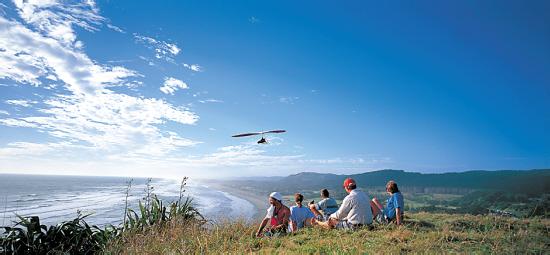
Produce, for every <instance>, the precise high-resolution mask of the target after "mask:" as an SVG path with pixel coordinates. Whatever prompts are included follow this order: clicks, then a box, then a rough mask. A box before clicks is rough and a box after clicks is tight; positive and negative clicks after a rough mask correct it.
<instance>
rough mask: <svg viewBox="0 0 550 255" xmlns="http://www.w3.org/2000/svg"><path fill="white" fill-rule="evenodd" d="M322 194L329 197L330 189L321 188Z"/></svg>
mask: <svg viewBox="0 0 550 255" xmlns="http://www.w3.org/2000/svg"><path fill="white" fill-rule="evenodd" d="M321 196H323V197H328V189H322V190H321Z"/></svg>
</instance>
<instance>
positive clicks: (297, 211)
mask: <svg viewBox="0 0 550 255" xmlns="http://www.w3.org/2000/svg"><path fill="white" fill-rule="evenodd" d="M294 201H295V202H296V205H295V206H292V207H290V232H296V231H297V230H298V229H300V228H303V227H305V226H310V225H311V221H312V220H313V217H314V215H313V213H312V212H311V211H310V210H309V208H307V207H305V206H302V201H304V196H303V195H302V194H300V193H296V194H294Z"/></svg>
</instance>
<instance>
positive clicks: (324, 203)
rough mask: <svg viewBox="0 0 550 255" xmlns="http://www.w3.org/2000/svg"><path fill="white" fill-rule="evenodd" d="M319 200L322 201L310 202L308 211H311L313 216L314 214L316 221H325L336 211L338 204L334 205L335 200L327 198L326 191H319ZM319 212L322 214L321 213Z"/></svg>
mask: <svg viewBox="0 0 550 255" xmlns="http://www.w3.org/2000/svg"><path fill="white" fill-rule="evenodd" d="M321 198H322V200H321V201H319V202H317V203H314V202H313V201H311V203H310V204H309V209H311V211H312V212H313V214H315V217H316V218H317V220H320V221H327V220H328V216H329V215H331V214H333V213H335V212H336V211H337V210H338V203H336V200H334V198H332V197H329V193H328V190H327V189H322V190H321ZM319 211H323V212H322V213H321V212H319Z"/></svg>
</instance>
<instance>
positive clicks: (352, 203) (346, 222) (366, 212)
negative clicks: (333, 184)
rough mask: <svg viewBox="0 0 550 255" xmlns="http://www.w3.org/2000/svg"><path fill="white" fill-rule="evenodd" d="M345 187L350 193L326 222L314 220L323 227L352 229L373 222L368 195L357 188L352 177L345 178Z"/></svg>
mask: <svg viewBox="0 0 550 255" xmlns="http://www.w3.org/2000/svg"><path fill="white" fill-rule="evenodd" d="M343 186H344V189H345V190H346V192H347V193H348V195H347V196H346V197H345V198H344V200H343V201H342V205H340V207H339V208H338V210H337V211H336V212H335V213H333V214H331V215H330V217H329V219H328V221H326V222H317V221H316V222H314V224H315V225H318V226H320V227H323V228H336V229H351V230H355V229H357V228H358V227H361V226H364V225H370V224H372V211H371V207H370V199H369V197H368V195H367V194H366V193H365V192H363V191H361V190H358V189H357V184H356V183H355V180H353V179H352V178H346V179H345V180H344V185H343Z"/></svg>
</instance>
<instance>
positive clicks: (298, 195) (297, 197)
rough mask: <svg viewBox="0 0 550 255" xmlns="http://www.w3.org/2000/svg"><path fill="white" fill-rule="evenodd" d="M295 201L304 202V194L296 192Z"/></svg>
mask: <svg viewBox="0 0 550 255" xmlns="http://www.w3.org/2000/svg"><path fill="white" fill-rule="evenodd" d="M294 201H296V203H302V201H304V196H302V194H300V193H296V194H294Z"/></svg>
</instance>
